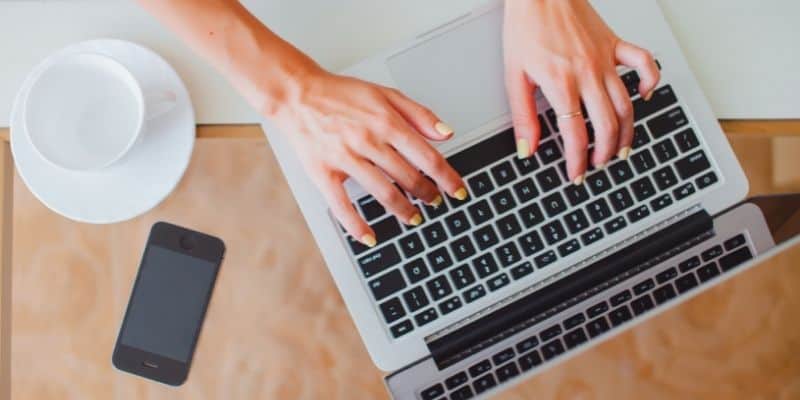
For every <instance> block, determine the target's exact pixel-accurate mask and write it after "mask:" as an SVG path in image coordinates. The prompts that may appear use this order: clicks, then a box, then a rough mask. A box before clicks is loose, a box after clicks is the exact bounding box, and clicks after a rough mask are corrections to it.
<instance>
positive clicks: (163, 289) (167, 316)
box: [112, 222, 225, 386]
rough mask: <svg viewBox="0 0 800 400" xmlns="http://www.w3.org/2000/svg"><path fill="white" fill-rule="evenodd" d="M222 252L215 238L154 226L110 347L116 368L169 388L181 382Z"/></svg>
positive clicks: (192, 353) (208, 299) (161, 225)
mask: <svg viewBox="0 0 800 400" xmlns="http://www.w3.org/2000/svg"><path fill="white" fill-rule="evenodd" d="M224 253H225V244H224V243H223V242H222V240H220V239H218V238H216V237H213V236H210V235H206V234H204V233H200V232H195V231H192V230H190V229H186V228H181V227H179V226H176V225H172V224H168V223H166V222H157V223H156V224H154V225H153V227H152V228H151V230H150V235H149V237H148V239H147V245H146V246H145V249H144V254H143V255H142V261H141V263H140V264H139V272H138V273H137V275H136V281H135V282H134V284H133V291H132V292H131V298H130V300H129V301H128V308H127V310H126V311H125V317H124V319H123V320H122V327H121V328H120V331H119V335H118V336H117V344H116V345H115V346H114V355H113V357H112V363H113V364H114V366H115V367H116V368H117V369H119V370H122V371H126V372H129V373H132V374H136V375H139V376H141V377H144V378H148V379H152V380H155V381H158V382H161V383H165V384H168V385H173V386H178V385H181V384H182V383H183V382H184V381H186V377H187V376H188V375H189V367H190V365H191V363H192V358H193V356H194V350H195V346H196V344H197V338H198V337H199V335H200V328H201V327H202V325H203V319H204V318H205V314H206V309H207V308H208V304H209V301H210V300H211V292H212V290H213V288H214V282H215V281H216V280H217V271H219V267H220V264H221V263H222V258H223V256H224Z"/></svg>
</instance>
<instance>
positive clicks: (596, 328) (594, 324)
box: [586, 317, 611, 337]
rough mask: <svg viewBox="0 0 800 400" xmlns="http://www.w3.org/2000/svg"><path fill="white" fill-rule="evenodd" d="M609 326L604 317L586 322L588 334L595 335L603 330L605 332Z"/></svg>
mask: <svg viewBox="0 0 800 400" xmlns="http://www.w3.org/2000/svg"><path fill="white" fill-rule="evenodd" d="M610 328H611V327H609V326H608V322H606V318H605V317H600V318H597V319H594V320H591V321H589V323H588V324H586V331H588V332H589V336H591V337H596V336H599V335H601V334H603V333H605V332H607V331H608V330H609V329H610Z"/></svg>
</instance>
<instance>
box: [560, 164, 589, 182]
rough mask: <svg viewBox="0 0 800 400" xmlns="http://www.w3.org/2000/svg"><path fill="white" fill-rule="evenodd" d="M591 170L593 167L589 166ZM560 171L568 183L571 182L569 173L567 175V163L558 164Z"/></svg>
mask: <svg viewBox="0 0 800 400" xmlns="http://www.w3.org/2000/svg"><path fill="white" fill-rule="evenodd" d="M589 168H591V166H589ZM558 170H559V171H561V176H562V177H564V179H566V180H567V181H569V180H570V179H569V173H567V161H566V160H564V161H561V162H560V163H558Z"/></svg>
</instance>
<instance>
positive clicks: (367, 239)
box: [361, 234, 378, 247]
mask: <svg viewBox="0 0 800 400" xmlns="http://www.w3.org/2000/svg"><path fill="white" fill-rule="evenodd" d="M361 243H364V245H365V246H367V247H375V245H376V244H378V242H377V241H376V240H375V236H372V235H370V234H367V235H364V236H362V237H361Z"/></svg>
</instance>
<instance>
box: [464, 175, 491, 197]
mask: <svg viewBox="0 0 800 400" xmlns="http://www.w3.org/2000/svg"><path fill="white" fill-rule="evenodd" d="M467 184H468V185H469V190H470V192H471V193H472V195H473V196H475V197H480V196H483V195H485V194H486V193H489V192H491V191H492V190H493V189H494V184H493V183H492V179H491V178H489V174H487V173H486V172H481V173H479V174H477V175H475V176H473V177H472V178H469V179H467Z"/></svg>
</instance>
